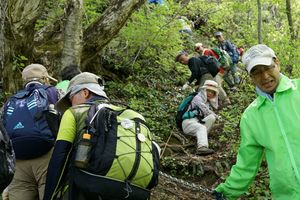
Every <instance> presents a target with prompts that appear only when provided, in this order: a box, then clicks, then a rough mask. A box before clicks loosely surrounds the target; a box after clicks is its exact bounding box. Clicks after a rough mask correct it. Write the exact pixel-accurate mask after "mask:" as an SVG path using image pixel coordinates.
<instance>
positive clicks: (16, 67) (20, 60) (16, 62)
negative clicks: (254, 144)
mask: <svg viewBox="0 0 300 200" xmlns="http://www.w3.org/2000/svg"><path fill="white" fill-rule="evenodd" d="M27 60H28V58H26V57H25V56H23V55H17V56H15V57H14V58H13V61H12V70H13V71H19V72H21V71H22V70H23V68H24V67H25V64H26V61H27Z"/></svg>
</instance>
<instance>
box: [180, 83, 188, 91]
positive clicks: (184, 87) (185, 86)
mask: <svg viewBox="0 0 300 200" xmlns="http://www.w3.org/2000/svg"><path fill="white" fill-rule="evenodd" d="M188 86H189V82H186V83H185V84H184V85H183V86H182V90H185V89H186V88H187V87H188Z"/></svg>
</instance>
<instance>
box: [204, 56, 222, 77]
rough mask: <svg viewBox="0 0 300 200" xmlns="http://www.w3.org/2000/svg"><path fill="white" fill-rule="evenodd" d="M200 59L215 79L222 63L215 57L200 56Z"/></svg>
mask: <svg viewBox="0 0 300 200" xmlns="http://www.w3.org/2000/svg"><path fill="white" fill-rule="evenodd" d="M199 59H200V60H201V61H202V63H203V64H204V67H205V68H206V69H207V70H208V71H209V73H210V74H211V75H212V76H213V77H215V76H216V75H217V74H218V73H219V70H220V67H221V63H220V62H219V61H218V60H217V59H216V58H215V57H213V56H199Z"/></svg>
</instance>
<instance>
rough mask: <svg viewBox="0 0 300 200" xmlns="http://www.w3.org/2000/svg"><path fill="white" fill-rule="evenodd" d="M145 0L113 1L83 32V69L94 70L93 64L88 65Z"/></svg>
mask: <svg viewBox="0 0 300 200" xmlns="http://www.w3.org/2000/svg"><path fill="white" fill-rule="evenodd" d="M145 2H146V0H113V1H112V2H111V5H110V6H109V7H108V8H107V9H106V10H105V12H104V13H103V15H102V16H101V17H100V18H99V19H98V20H97V21H96V22H94V23H93V24H92V25H91V26H90V27H88V28H87V30H85V31H84V33H83V42H84V43H83V51H82V62H81V67H82V69H84V70H86V69H89V70H92V66H89V67H87V65H88V64H90V63H91V61H92V60H95V59H96V58H97V56H98V54H99V52H100V50H101V49H102V48H103V47H104V46H105V45H106V44H108V43H109V42H110V41H111V40H112V39H113V38H114V37H115V36H116V35H117V34H118V33H119V31H120V29H121V28H122V27H123V26H124V24H125V22H126V21H127V19H128V18H129V17H130V16H131V14H132V13H133V12H134V11H135V10H136V9H138V8H139V7H140V6H142V5H143V4H144V3H145ZM98 57H99V56H98ZM95 68H96V67H94V69H95Z"/></svg>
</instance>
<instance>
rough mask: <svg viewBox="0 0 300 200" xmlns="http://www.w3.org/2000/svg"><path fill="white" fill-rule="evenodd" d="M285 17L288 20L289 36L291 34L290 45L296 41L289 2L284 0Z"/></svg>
mask: <svg viewBox="0 0 300 200" xmlns="http://www.w3.org/2000/svg"><path fill="white" fill-rule="evenodd" d="M286 15H287V19H288V23H289V29H290V34H291V39H290V40H291V44H292V43H293V41H295V40H296V37H295V36H296V35H295V31H294V25H293V18H292V8H291V1H290V0H286Z"/></svg>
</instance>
